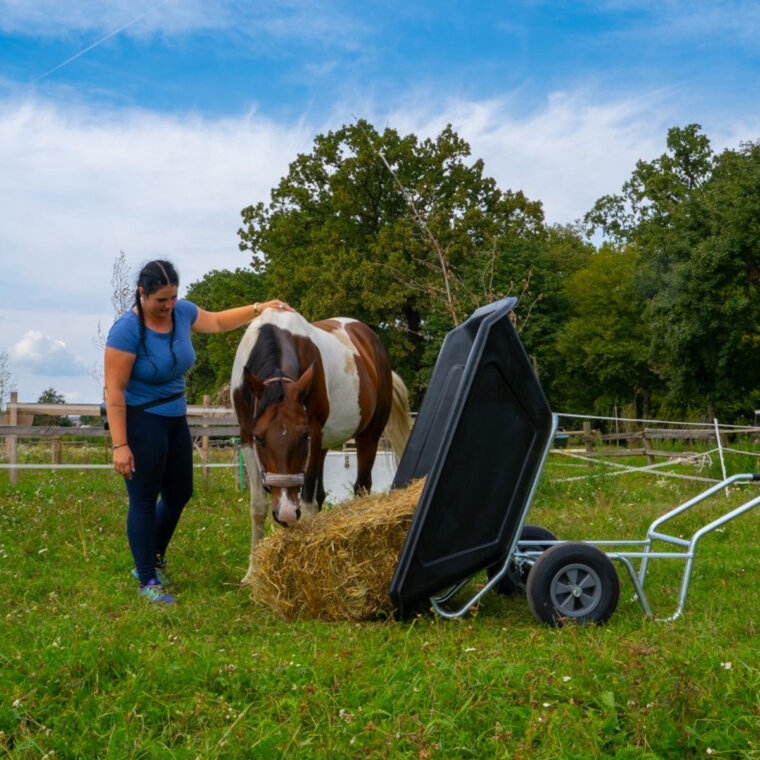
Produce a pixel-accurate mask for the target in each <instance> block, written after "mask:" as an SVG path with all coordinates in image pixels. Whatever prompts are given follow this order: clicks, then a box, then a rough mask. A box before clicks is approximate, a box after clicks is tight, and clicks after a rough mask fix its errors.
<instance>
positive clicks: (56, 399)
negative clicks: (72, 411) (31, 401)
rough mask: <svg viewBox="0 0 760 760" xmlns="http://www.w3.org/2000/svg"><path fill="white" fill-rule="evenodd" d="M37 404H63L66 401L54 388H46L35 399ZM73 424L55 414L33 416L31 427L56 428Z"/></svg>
mask: <svg viewBox="0 0 760 760" xmlns="http://www.w3.org/2000/svg"><path fill="white" fill-rule="evenodd" d="M37 403H38V404H65V403H66V399H65V398H64V397H63V395H61V394H60V393H58V391H57V390H56V389H55V388H47V389H46V390H44V391H42V393H41V394H40V397H39V398H38V399H37ZM72 424H73V423H72V422H71V420H70V419H69V418H68V417H64V416H58V415H55V414H35V415H34V420H33V421H32V425H54V426H58V427H70V426H71V425H72Z"/></svg>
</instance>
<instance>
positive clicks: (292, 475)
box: [230, 309, 411, 583]
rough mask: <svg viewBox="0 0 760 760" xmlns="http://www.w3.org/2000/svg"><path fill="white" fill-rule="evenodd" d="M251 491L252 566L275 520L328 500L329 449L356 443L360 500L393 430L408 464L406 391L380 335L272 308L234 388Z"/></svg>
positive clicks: (341, 321)
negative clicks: (268, 521)
mask: <svg viewBox="0 0 760 760" xmlns="http://www.w3.org/2000/svg"><path fill="white" fill-rule="evenodd" d="M230 394H231V396H232V404H233V406H234V408H235V413H236V415H237V419H238V423H239V424H240V440H241V445H242V449H243V456H244V458H245V464H246V469H247V470H248V477H249V485H250V492H251V504H250V507H251V560H250V562H249V566H248V572H247V573H246V576H245V578H244V579H243V582H244V583H245V582H247V581H248V580H250V577H251V573H252V572H253V571H254V566H253V549H254V547H255V546H256V543H257V542H258V541H259V540H260V539H261V538H263V535H264V523H265V521H266V515H267V497H266V493H265V489H266V490H267V491H269V492H270V496H271V501H272V517H273V518H274V519H275V520H276V521H277V522H279V523H280V524H282V525H285V526H289V525H293V524H294V523H295V522H296V521H297V520H298V519H299V518H300V516H301V514H302V513H305V514H313V513H315V512H316V511H318V510H319V509H321V508H322V503H323V501H324V498H325V489H324V483H323V480H322V477H323V476H322V471H323V466H324V461H325V455H326V454H327V450H328V449H330V448H332V447H334V446H339V445H341V444H342V443H344V442H345V441H347V440H348V439H350V438H353V439H354V440H355V441H356V457H357V476H356V482H355V483H354V492H355V493H360V492H363V491H369V490H370V488H371V486H372V465H373V464H374V461H375V455H376V453H377V445H378V440H379V439H380V436H381V434H382V433H383V431H385V433H386V435H387V437H388V439H389V441H390V443H391V446H392V448H393V450H394V452H395V453H396V456H397V457H398V456H400V455H401V452H402V451H403V449H404V446H405V445H406V440H407V438H408V437H409V432H410V430H411V417H410V414H409V403H408V398H407V391H406V387H405V386H404V383H403V381H402V380H401V378H400V377H399V376H398V375H396V373H395V372H392V371H391V367H390V362H389V361H388V356H387V354H386V352H385V349H384V348H383V346H382V345H381V343H380V341H379V340H378V338H377V336H376V335H375V333H373V332H372V330H370V328H369V327H367V326H366V325H365V324H362V323H361V322H358V321H356V320H354V319H346V318H343V317H341V318H336V319H327V320H324V321H321V322H314V323H309V322H307V321H306V319H304V317H302V316H301V315H300V314H298V313H296V312H288V311H276V310H274V309H267V310H266V311H265V312H264V313H263V314H262V315H261V316H260V317H258V318H257V319H255V320H254V321H253V322H251V324H250V325H249V327H248V329H247V330H246V332H245V334H244V335H243V338H242V340H241V341H240V345H239V346H238V350H237V354H236V355H235V363H234V365H233V368H232V380H231V383H230Z"/></svg>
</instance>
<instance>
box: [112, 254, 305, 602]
mask: <svg viewBox="0 0 760 760" xmlns="http://www.w3.org/2000/svg"><path fill="white" fill-rule="evenodd" d="M178 287H179V277H178V275H177V272H176V270H175V269H174V267H173V266H172V265H171V264H170V263H169V262H168V261H151V262H150V263H148V264H146V265H145V266H144V267H143V269H142V271H141V272H140V275H139V277H138V280H137V293H136V295H135V305H134V307H133V308H132V309H130V310H129V311H127V312H126V313H125V314H124V315H123V316H122V317H120V318H119V319H118V320H117V321H116V322H115V323H114V325H113V327H112V328H111V330H110V331H109V333H108V340H107V341H106V349H105V380H106V409H107V414H108V426H109V429H110V431H111V440H112V442H113V466H114V470H116V472H118V473H120V474H121V475H123V476H124V479H125V483H126V486H127V493H128V495H129V510H128V512H127V538H128V540H129V547H130V549H131V551H132V556H133V557H134V561H135V567H134V569H133V570H132V575H134V576H135V578H137V580H138V581H139V584H140V586H139V589H138V594H139V595H140V596H142V597H144V598H146V599H147V600H149V601H151V602H159V603H164V604H166V603H172V602H175V601H176V599H175V598H174V597H173V596H172V595H171V594H169V593H168V592H167V587H168V586H169V585H171V584H170V581H169V580H168V578H167V576H166V560H165V555H166V548H167V546H168V545H169V541H170V540H171V537H172V534H173V533H174V529H175V528H176V527H177V522H178V521H179V517H180V514H181V513H182V509H183V507H184V506H185V504H186V503H187V502H188V500H189V499H190V497H191V496H192V493H193V461H192V459H193V457H192V441H191V439H190V430H189V428H188V425H187V419H186V417H185V414H186V410H187V406H186V401H185V397H184V395H185V394H184V391H185V373H186V372H187V371H188V370H189V369H190V368H191V367H192V366H193V363H194V362H195V351H194V350H193V344H192V341H191V339H190V332H191V331H193V332H198V333H214V332H225V331H227V330H234V329H235V328H237V327H241V326H242V325H245V324H246V323H248V322H250V321H251V320H252V319H254V318H255V317H257V316H258V315H259V314H261V312H262V311H264V309H267V308H276V309H287V310H288V311H292V309H291V308H290V306H288V305H287V304H286V303H284V302H282V301H279V300H276V299H275V300H273V301H267V302H266V303H261V304H259V303H255V304H253V305H252V306H240V307H238V308H235V309H227V310H225V311H219V312H210V311H204V310H203V309H199V308H198V307H197V306H196V305H195V304H193V303H191V302H190V301H184V300H177V290H178Z"/></svg>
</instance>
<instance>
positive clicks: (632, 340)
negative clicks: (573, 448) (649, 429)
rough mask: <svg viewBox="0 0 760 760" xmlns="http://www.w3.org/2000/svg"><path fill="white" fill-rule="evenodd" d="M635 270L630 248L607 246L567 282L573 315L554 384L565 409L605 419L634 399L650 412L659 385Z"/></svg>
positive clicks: (560, 339)
mask: <svg viewBox="0 0 760 760" xmlns="http://www.w3.org/2000/svg"><path fill="white" fill-rule="evenodd" d="M637 267H638V264H637V260H636V253H635V249H634V248H628V249H625V250H617V249H615V248H614V247H612V246H609V245H606V246H603V247H602V248H601V250H600V251H599V252H598V253H597V254H596V255H594V256H593V257H592V258H591V259H590V261H589V264H588V266H587V267H585V268H584V269H580V270H578V271H576V272H575V273H574V274H572V275H571V276H570V277H569V278H568V280H567V282H566V284H565V288H566V292H567V294H568V298H570V299H571V300H572V306H571V315H572V316H571V317H570V318H569V319H568V320H567V322H566V323H565V325H564V326H563V327H562V328H561V329H560V331H559V335H558V336H557V341H556V344H555V345H556V351H557V354H558V356H559V358H560V359H561V361H562V364H563V370H564V372H561V373H557V376H558V380H557V386H558V387H559V395H560V397H561V399H562V402H563V408H565V409H566V410H567V411H578V412H580V411H593V412H595V413H598V414H604V415H607V414H610V413H611V411H612V410H613V408H614V407H615V406H616V405H617V406H618V408H619V407H621V406H624V405H627V404H629V403H630V402H632V401H636V402H638V403H637V407H638V411H639V412H640V413H641V414H643V415H644V416H645V417H647V416H649V414H650V411H651V410H650V403H651V399H652V393H653V390H654V389H656V388H657V385H658V383H657V377H656V376H655V375H654V373H653V372H652V369H651V365H650V353H651V340H650V335H649V328H648V325H647V323H646V322H645V321H644V320H643V319H642V312H643V309H644V298H643V296H642V294H641V292H640V290H639V288H638V285H637V283H636V274H637Z"/></svg>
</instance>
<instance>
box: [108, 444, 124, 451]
mask: <svg viewBox="0 0 760 760" xmlns="http://www.w3.org/2000/svg"><path fill="white" fill-rule="evenodd" d="M126 445H127V444H126V443H117V444H116V445H115V446H111V448H112V449H113V450H114V451H116V449H120V448H121V447H122V446H126Z"/></svg>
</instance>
